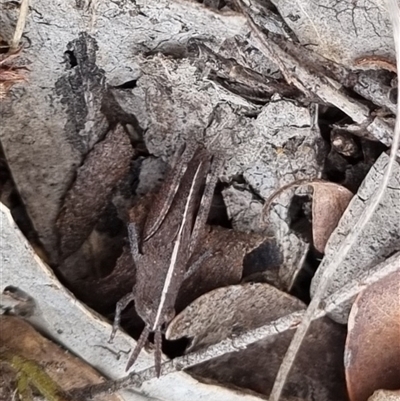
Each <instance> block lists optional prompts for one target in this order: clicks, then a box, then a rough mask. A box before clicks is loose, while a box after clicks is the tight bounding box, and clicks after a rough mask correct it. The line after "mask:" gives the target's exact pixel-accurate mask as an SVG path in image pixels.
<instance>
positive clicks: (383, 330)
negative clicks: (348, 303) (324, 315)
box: [345, 271, 400, 401]
mask: <svg viewBox="0 0 400 401" xmlns="http://www.w3.org/2000/svg"><path fill="white" fill-rule="evenodd" d="M399 295H400V271H397V272H394V273H392V274H390V275H388V276H386V277H384V278H383V279H381V280H379V281H377V282H375V283H374V284H372V285H371V286H369V287H368V288H367V289H366V290H365V291H364V292H362V293H361V294H360V295H359V296H358V298H357V299H356V301H355V303H354V304H353V307H352V309H351V312H350V316H349V324H348V336H347V342H346V350H345V367H346V380H347V388H348V391H349V396H350V399H351V401H366V400H367V399H368V397H370V396H371V395H372V394H373V393H374V391H375V390H379V389H382V388H384V389H393V390H396V389H399V388H400V363H399V361H400V303H399Z"/></svg>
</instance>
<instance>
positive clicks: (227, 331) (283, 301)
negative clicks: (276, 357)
mask: <svg viewBox="0 0 400 401" xmlns="http://www.w3.org/2000/svg"><path fill="white" fill-rule="evenodd" d="M304 308H305V306H304V304H303V303H302V302H301V301H299V300H298V299H295V298H293V297H291V296H290V295H288V294H286V293H284V292H282V291H280V290H278V289H276V288H275V287H272V286H271V285H269V284H265V283H254V284H253V283H247V284H241V285H231V286H228V287H223V288H218V289H216V290H214V291H211V292H209V293H207V294H204V295H203V296H201V297H200V298H197V299H196V300H195V301H194V302H192V303H191V304H190V305H189V306H188V307H187V308H186V309H184V310H183V311H182V312H181V313H180V314H178V315H177V316H176V317H175V318H174V319H173V320H172V322H171V323H170V324H169V326H168V329H167V332H166V338H167V339H168V340H176V339H178V338H181V337H188V338H192V339H193V342H192V344H191V347H190V350H191V351H192V350H196V349H198V348H200V347H204V346H208V345H211V344H215V343H217V342H219V341H221V340H223V339H225V338H228V337H230V336H231V335H233V334H239V333H242V332H244V331H246V330H250V329H253V328H256V327H260V326H262V325H264V324H267V323H269V322H272V321H273V320H275V319H278V318H280V317H282V316H284V315H287V314H290V313H292V312H295V311H298V310H302V309H304Z"/></svg>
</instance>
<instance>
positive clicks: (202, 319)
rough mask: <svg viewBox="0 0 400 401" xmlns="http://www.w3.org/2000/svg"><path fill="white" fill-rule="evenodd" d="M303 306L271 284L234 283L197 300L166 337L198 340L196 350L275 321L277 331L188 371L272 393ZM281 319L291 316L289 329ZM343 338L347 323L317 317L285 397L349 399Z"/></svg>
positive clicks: (330, 400) (202, 378) (327, 400)
mask: <svg viewBox="0 0 400 401" xmlns="http://www.w3.org/2000/svg"><path fill="white" fill-rule="evenodd" d="M304 308H305V306H304V304H303V303H302V302H301V301H299V300H298V299H296V298H294V297H292V296H290V295H288V294H286V293H284V292H282V291H280V290H278V289H276V288H275V287H273V286H270V285H269V284H265V283H255V284H250V283H248V284H242V285H233V286H229V287H224V288H219V289H217V290H214V291H212V292H210V293H208V294H205V295H203V296H201V297H200V298H198V299H196V300H195V301H194V302H193V303H192V304H191V305H189V306H188V307H187V308H186V309H185V310H184V311H183V312H181V313H180V314H179V315H177V316H176V317H175V319H174V320H173V321H172V322H171V323H170V325H169V327H168V329H167V333H166V336H167V338H168V339H177V338H180V337H182V336H186V337H189V338H193V339H194V341H193V344H192V346H191V348H192V349H198V348H200V347H204V346H208V345H211V344H215V343H217V342H219V341H221V340H225V339H226V338H232V339H233V340H232V341H235V338H236V337H237V335H240V334H242V333H244V332H247V331H248V330H251V329H255V328H258V327H261V326H265V325H270V326H271V327H272V328H273V330H272V331H271V332H272V334H271V335H269V336H267V337H266V338H264V339H263V340H261V341H257V342H255V343H252V344H250V345H247V346H246V347H242V346H241V345H240V344H239V343H237V350H236V351H235V352H230V353H226V354H225V355H223V356H220V357H217V358H213V359H211V360H210V361H207V362H204V363H201V364H199V365H196V366H194V367H192V368H190V369H188V372H189V373H191V374H192V375H194V376H195V378H196V379H198V380H200V381H204V382H206V383H208V382H210V381H213V382H214V383H215V382H217V383H218V384H219V385H221V384H222V385H225V386H228V387H240V388H241V389H248V390H252V391H255V392H257V393H260V394H263V395H268V394H269V393H270V391H271V388H272V386H273V383H274V379H275V376H276V372H277V371H278V369H279V366H280V363H281V361H282V359H283V356H284V355H285V352H286V349H287V347H288V345H289V343H290V340H291V338H292V336H293V334H294V331H295V327H296V325H297V324H298V323H299V320H298V317H295V313H296V311H300V310H303V309H304ZM280 319H286V323H285V325H284V326H285V327H284V328H283V327H282V326H281V323H277V321H281V320H280ZM344 341H345V329H344V327H343V326H341V325H338V324H336V323H334V322H332V321H331V320H330V319H327V318H321V319H318V320H315V321H314V322H313V324H312V327H311V330H310V335H309V336H308V337H307V339H306V341H305V342H304V344H303V347H302V349H301V353H300V357H299V359H298V360H297V361H296V365H295V366H294V368H293V370H292V372H291V375H290V380H289V383H290V385H289V386H288V387H287V388H285V393H284V396H285V397H287V398H288V399H290V397H299V399H301V400H307V401H308V400H310V401H311V400H314V399H318V400H324V401H344V400H346V398H345V380H344V371H343V362H342V350H343V348H344ZM310 359H311V360H312V361H313V363H312V364H310ZM327 361H329V363H327ZM304 372H307V374H306V375H305V373H304Z"/></svg>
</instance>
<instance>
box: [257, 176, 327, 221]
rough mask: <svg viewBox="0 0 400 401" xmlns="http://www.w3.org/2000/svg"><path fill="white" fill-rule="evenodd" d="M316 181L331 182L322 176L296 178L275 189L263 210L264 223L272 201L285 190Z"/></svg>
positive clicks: (262, 218)
mask: <svg viewBox="0 0 400 401" xmlns="http://www.w3.org/2000/svg"><path fill="white" fill-rule="evenodd" d="M315 182H329V181H326V180H323V179H321V178H303V179H301V180H296V181H293V182H290V183H289V184H286V185H284V186H283V187H280V188H278V189H277V190H276V191H274V193H273V194H272V195H271V196H270V197H269V198H267V200H266V201H265V203H264V206H263V210H262V213H261V220H262V223H263V222H264V221H263V220H264V218H265V216H266V215H267V216H268V213H269V209H270V207H271V205H272V203H273V202H274V200H275V199H276V198H277V197H278V196H279V195H281V194H282V193H283V192H285V191H287V190H288V189H295V188H299V187H302V186H304V185H310V184H313V183H315Z"/></svg>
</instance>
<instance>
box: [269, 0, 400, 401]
mask: <svg viewBox="0 0 400 401" xmlns="http://www.w3.org/2000/svg"><path fill="white" fill-rule="evenodd" d="M396 1H397V0H388V8H389V12H390V14H391V16H392V19H393V20H392V23H393V31H394V40H395V44H396V59H397V64H398V65H400V49H399V35H400V10H399V7H398V5H397V2H396ZM397 115H398V116H400V95H398V99H397ZM399 143H400V118H397V120H396V126H395V131H394V136H393V142H392V147H391V151H390V158H389V162H388V165H387V169H386V171H385V174H384V175H383V179H382V181H381V184H380V186H379V187H378V189H377V191H376V192H375V194H374V195H373V196H372V197H371V200H370V203H369V205H367V207H366V208H365V209H364V211H363V213H362V214H361V216H360V218H359V219H358V221H357V222H356V224H355V225H354V226H353V228H352V229H351V230H350V232H349V234H348V236H347V237H346V239H345V240H344V241H343V242H342V244H341V246H340V248H339V251H338V253H337V256H336V258H335V259H334V260H333V261H332V262H331V263H330V264H329V265H328V266H327V268H326V270H325V271H324V273H323V275H322V278H321V282H320V285H319V286H318V288H317V289H316V291H315V294H314V297H313V299H312V300H311V302H310V304H309V306H308V309H307V311H306V313H305V315H304V318H303V321H302V322H301V324H300V325H299V327H298V328H297V330H296V333H295V335H294V337H293V339H292V341H291V343H290V345H289V348H288V350H287V352H286V355H285V357H284V359H283V362H282V364H281V367H280V369H279V371H278V374H277V377H276V379H275V383H274V387H273V389H272V392H271V394H270V397H269V401H279V399H280V397H281V394H282V390H283V387H284V385H285V383H286V379H287V377H288V375H289V372H290V369H291V367H292V365H293V362H294V360H295V358H296V355H297V353H298V351H299V349H300V346H301V344H302V342H303V339H304V337H305V335H306V333H307V331H308V328H309V326H310V324H311V322H312V320H313V319H314V317H315V315H316V314H317V313H318V312H319V311H318V309H319V306H320V302H321V297H322V296H323V295H324V294H325V293H326V290H327V288H328V287H329V283H330V278H331V276H332V274H333V272H335V271H336V270H337V268H338V267H339V266H340V264H341V263H343V261H344V259H345V257H346V256H347V254H348V252H349V251H350V249H351V248H352V247H353V245H354V244H355V242H356V241H357V239H358V236H359V234H360V233H361V231H362V230H363V229H364V227H365V226H366V224H367V223H368V221H369V220H370V219H371V217H372V215H373V214H374V212H375V210H376V208H377V207H378V205H379V204H380V202H381V200H382V198H383V195H384V193H385V189H386V187H387V185H388V183H389V179H390V177H391V175H392V171H393V167H394V164H395V162H396V154H397V150H398V148H399Z"/></svg>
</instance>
